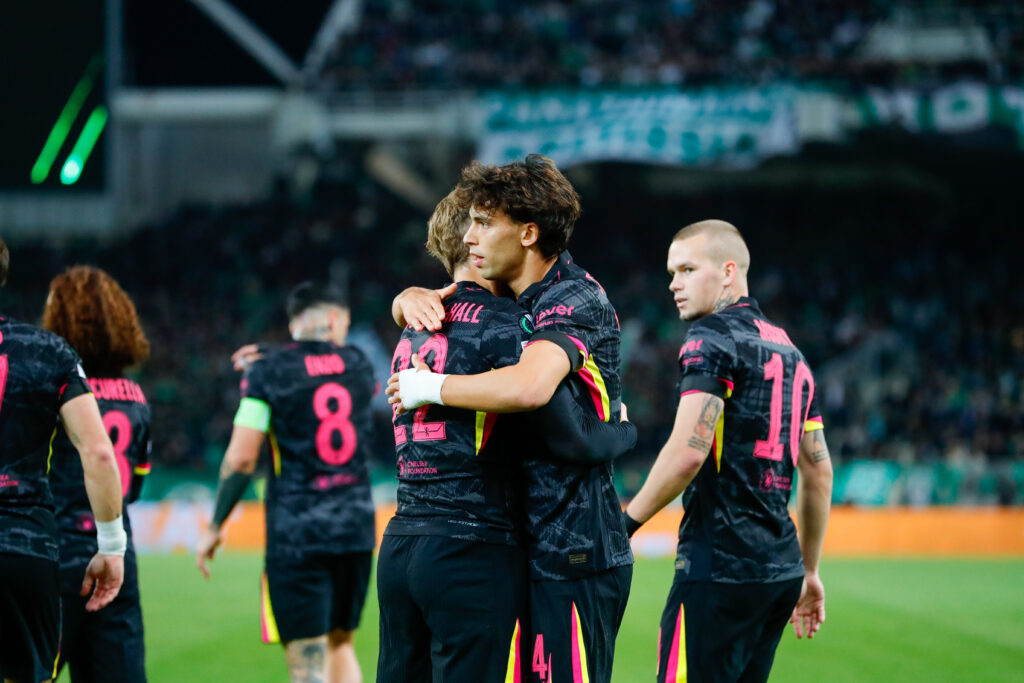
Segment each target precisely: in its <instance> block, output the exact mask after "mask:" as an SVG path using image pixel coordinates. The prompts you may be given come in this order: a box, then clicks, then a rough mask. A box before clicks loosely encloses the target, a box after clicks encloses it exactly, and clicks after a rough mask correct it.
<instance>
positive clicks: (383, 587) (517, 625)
mask: <svg viewBox="0 0 1024 683" xmlns="http://www.w3.org/2000/svg"><path fill="white" fill-rule="evenodd" d="M377 594H378V599H379V602H380V655H379V657H378V660H377V662H378V663H377V683H418V682H422V683H430V682H431V681H473V682H474V683H505V682H506V681H514V682H515V683H520V681H522V680H525V679H523V678H521V674H522V670H523V669H522V664H523V663H522V661H521V658H520V654H519V653H520V645H521V644H522V643H523V640H524V634H523V624H525V623H526V617H525V611H524V610H525V609H526V604H527V603H526V558H525V556H524V554H523V550H522V549H521V548H519V547H516V546H509V545H500V544H496V543H481V542H479V541H467V540H461V539H456V538H449V537H447V536H398V535H389V534H385V535H384V540H383V541H382V542H381V546H380V555H379V557H378V559H377Z"/></svg>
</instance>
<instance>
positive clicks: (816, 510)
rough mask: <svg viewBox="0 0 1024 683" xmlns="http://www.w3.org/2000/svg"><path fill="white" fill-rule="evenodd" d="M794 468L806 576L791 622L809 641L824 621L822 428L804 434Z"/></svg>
mask: <svg viewBox="0 0 1024 683" xmlns="http://www.w3.org/2000/svg"><path fill="white" fill-rule="evenodd" d="M796 466H797V469H798V471H799V473H800V476H799V477H798V478H797V488H796V515H797V523H798V525H799V528H800V552H801V553H802V554H803V556H804V568H805V569H806V571H807V573H806V575H805V576H804V585H803V590H802V591H801V593H800V600H799V602H797V605H796V608H795V609H794V610H793V615H792V617H790V621H791V622H792V623H793V628H794V630H795V631H796V636H797V638H801V637H803V635H804V634H805V633H806V635H807V637H808V638H813V637H814V634H815V633H816V632H817V631H818V629H819V628H820V627H821V624H822V622H824V621H825V586H824V584H822V582H821V577H820V576H819V575H818V563H819V562H820V561H821V547H822V545H823V544H824V543H825V527H826V525H827V524H828V512H829V506H830V505H831V502H832V461H831V459H830V458H829V454H828V445H827V444H826V443H825V431H824V430H823V429H819V430H817V431H813V432H808V433H807V434H804V436H803V438H802V439H801V440H800V457H799V459H798V460H797V462H796Z"/></svg>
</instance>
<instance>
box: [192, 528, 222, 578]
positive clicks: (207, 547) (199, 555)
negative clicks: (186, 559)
mask: <svg viewBox="0 0 1024 683" xmlns="http://www.w3.org/2000/svg"><path fill="white" fill-rule="evenodd" d="M223 542H224V536H223V534H221V531H220V529H209V528H208V529H207V530H206V531H204V532H203V535H202V537H200V539H199V545H198V546H197V547H196V566H197V567H199V571H200V572H201V573H202V575H203V578H204V579H206V580H209V579H210V570H209V568H208V567H207V566H206V561H207V560H210V561H212V560H213V556H214V554H215V553H216V552H217V548H219V547H220V544H221V543H223Z"/></svg>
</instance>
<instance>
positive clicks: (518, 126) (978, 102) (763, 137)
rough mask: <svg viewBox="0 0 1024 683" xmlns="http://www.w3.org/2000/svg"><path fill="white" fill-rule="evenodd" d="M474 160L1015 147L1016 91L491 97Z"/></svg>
mask: <svg viewBox="0 0 1024 683" xmlns="http://www.w3.org/2000/svg"><path fill="white" fill-rule="evenodd" d="M480 106H481V108H482V112H483V113H482V119H483V127H482V132H481V136H480V140H479V148H478V158H480V159H481V160H482V161H484V162H485V163H497V164H501V163H506V162H508V161H513V160H516V159H522V158H523V157H524V156H525V155H526V154H529V153H531V152H540V153H542V154H546V155H548V156H550V157H551V158H553V159H554V160H555V161H556V162H557V163H558V164H560V165H572V164H578V163H583V162H588V161H615V160H618V161H637V162H643V163H655V164H670V165H697V166H711V165H714V166H718V167H726V168H728V167H733V168H742V167H746V166H752V165H754V164H756V163H758V162H759V161H761V160H762V159H764V158H766V157H769V156H775V155H784V154H792V153H795V152H797V151H798V150H799V148H800V146H801V145H802V144H804V143H806V142H809V141H814V140H829V141H835V142H838V141H841V140H842V139H844V138H845V137H846V135H847V134H848V133H850V132H853V131H856V130H859V129H863V128H870V127H874V126H883V125H886V126H888V125H898V126H901V127H903V128H905V129H907V130H908V131H910V132H919V133H943V134H951V135H955V134H961V133H969V132H973V131H978V130H983V129H985V128H990V127H993V126H1001V127H1005V128H1007V129H1010V130H1013V131H1015V133H1016V135H1017V139H1018V146H1019V147H1021V148H1024V87H1019V86H994V85H988V84H985V83H956V84H951V85H946V86H943V87H939V88H934V89H928V90H925V89H910V88H896V89H879V88H871V89H867V90H864V91H861V92H858V93H846V92H839V91H836V90H833V89H830V88H828V87H826V86H823V85H817V84H806V85H801V86H796V85H775V86H768V87H761V88H739V87H710V88H703V89H695V90H689V91H677V92H667V91H657V90H650V91H647V90H638V91H633V90H608V91H569V90H561V91H546V92H532V93H517V92H496V93H490V94H485V95H483V96H482V97H481V100H480Z"/></svg>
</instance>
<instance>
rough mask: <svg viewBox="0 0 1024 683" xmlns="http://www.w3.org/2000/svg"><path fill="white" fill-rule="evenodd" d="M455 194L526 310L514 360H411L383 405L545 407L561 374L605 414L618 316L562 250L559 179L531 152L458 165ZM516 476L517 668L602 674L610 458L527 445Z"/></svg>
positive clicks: (609, 625)
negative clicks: (526, 654) (465, 363)
mask: <svg viewBox="0 0 1024 683" xmlns="http://www.w3.org/2000/svg"><path fill="white" fill-rule="evenodd" d="M457 196H458V199H459V201H460V202H461V203H462V205H463V206H465V207H467V208H469V211H470V218H471V223H470V226H469V229H468V230H467V231H466V234H465V237H464V242H465V244H466V246H467V247H468V249H469V263H470V264H471V265H472V266H474V267H476V268H477V269H478V270H479V272H480V274H481V275H482V276H483V277H484V278H485V279H487V280H491V281H495V282H498V283H501V284H504V285H506V286H507V287H508V288H509V289H510V290H511V293H512V294H513V295H514V296H515V297H516V302H517V303H518V304H519V305H520V306H521V307H522V308H523V309H524V310H525V311H526V312H527V313H528V318H527V321H526V328H525V330H526V333H527V337H526V339H525V340H524V343H525V348H524V349H523V352H522V355H521V357H520V358H519V361H518V362H517V363H516V364H514V365H509V366H506V367H503V368H498V369H496V370H493V371H491V372H483V373H477V374H473V375H456V374H443V373H437V374H434V373H432V372H430V371H429V368H428V367H427V366H426V365H425V364H423V363H419V364H417V365H416V367H415V368H409V369H406V370H404V371H403V372H401V373H399V374H398V375H397V376H393V377H392V380H391V382H390V383H389V388H388V392H389V393H390V394H391V401H392V403H399V402H401V404H402V406H403V408H404V409H405V410H412V409H415V408H419V407H420V406H423V405H426V404H440V405H444V406H450V407H455V408H462V409H466V410H475V411H482V412H487V413H509V412H520V411H526V410H535V409H537V408H540V407H542V406H544V405H546V404H547V403H548V402H549V401H550V400H551V398H552V396H554V395H555V392H556V389H558V387H559V385H561V384H563V382H564V383H565V387H566V390H567V391H569V392H571V394H572V397H573V399H574V400H575V401H576V402H577V404H578V407H579V408H580V409H581V410H586V411H587V412H588V413H589V414H591V415H593V416H596V418H597V419H599V420H601V421H605V422H614V421H618V419H619V413H620V403H619V398H620V391H621V385H620V380H619V328H618V320H617V318H616V315H615V311H614V309H613V308H612V305H611V303H610V302H609V301H608V297H607V296H606V295H605V292H604V290H603V289H602V288H601V286H600V285H599V284H598V283H597V282H596V281H595V280H594V279H593V278H592V277H591V276H590V275H589V274H588V273H587V272H586V271H585V270H583V269H582V268H580V267H579V266H578V265H576V264H575V263H574V262H573V259H572V257H571V256H570V255H569V253H568V252H567V251H566V248H567V246H568V242H569V237H570V236H571V235H572V232H573V228H574V227H575V223H576V220H577V219H578V217H579V215H580V204H579V197H578V196H577V194H576V191H575V190H574V189H573V187H572V185H571V184H570V183H569V181H568V180H567V179H566V178H565V176H564V175H562V174H561V173H560V172H559V171H558V169H557V168H556V167H555V165H554V164H553V163H552V162H551V160H550V159H548V158H546V157H544V156H541V155H539V154H532V155H529V156H527V157H526V159H525V161H522V162H515V163H511V164H507V165H505V166H485V165H481V164H478V163H474V164H471V165H470V166H468V167H467V168H465V169H464V170H463V172H462V178H461V180H460V183H459V186H458V190H457ZM438 305H440V302H439V301H435V302H433V307H434V308H435V310H436V307H437V306H438ZM424 309H425V310H426V311H427V313H426V314H425V313H424ZM430 309H431V306H430V305H428V306H425V307H421V308H417V309H416V310H409V311H406V310H405V308H403V312H404V314H405V315H404V317H405V319H406V320H414V319H415V320H420V319H424V318H425V319H427V320H429V319H430V318H431V316H430V315H429V310H430ZM433 323H434V324H439V321H438V320H436V318H435V319H434V320H433ZM521 473H522V476H523V478H524V481H525V487H524V492H523V504H524V509H525V522H524V528H525V537H526V543H527V556H528V563H529V577H530V583H529V594H530V619H531V629H530V631H531V639H530V641H531V645H532V653H531V655H530V659H529V660H528V662H529V664H530V666H529V676H528V678H529V680H531V681H537V682H538V683H548V682H549V681H556V682H559V681H572V682H573V683H577V682H580V681H592V682H593V683H598V682H607V681H610V679H611V669H612V658H613V655H614V644H615V636H616V633H617V631H618V628H619V625H620V624H621V621H622V616H623V613H624V611H625V607H626V601H627V599H628V596H629V585H630V578H631V575H632V564H633V555H632V552H631V550H630V547H629V539H628V536H627V533H626V528H625V525H624V522H623V517H622V512H621V509H620V507H619V502H618V497H617V495H616V492H615V488H614V484H613V481H612V469H611V465H610V463H608V462H586V463H581V462H566V461H564V460H561V459H559V454H558V453H555V452H552V450H551V449H549V448H546V447H545V446H543V445H538V446H537V447H535V448H531V449H530V450H529V451H527V452H524V453H523V454H522V460H521Z"/></svg>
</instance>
